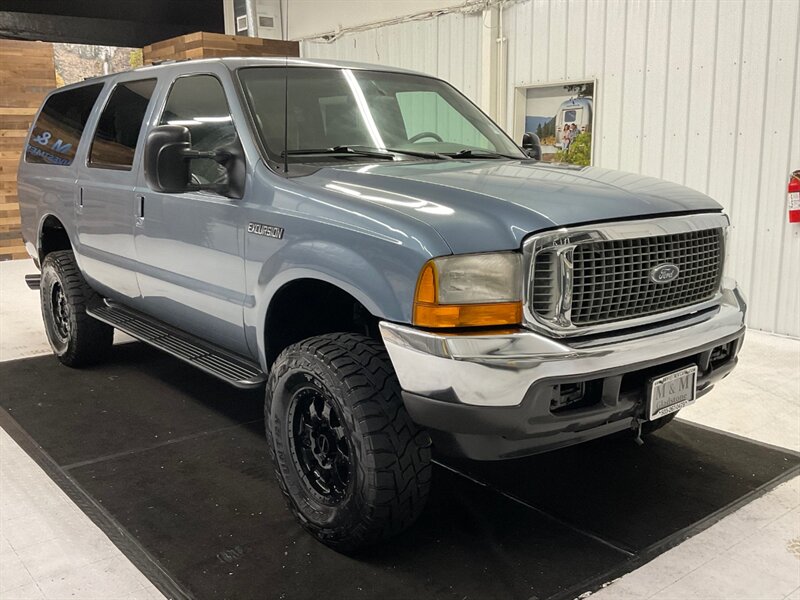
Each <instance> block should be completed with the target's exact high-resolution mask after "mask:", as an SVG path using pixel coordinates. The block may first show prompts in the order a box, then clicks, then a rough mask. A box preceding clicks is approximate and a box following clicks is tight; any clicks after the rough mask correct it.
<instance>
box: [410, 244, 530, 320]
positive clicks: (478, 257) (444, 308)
mask: <svg viewBox="0 0 800 600" xmlns="http://www.w3.org/2000/svg"><path fill="white" fill-rule="evenodd" d="M521 272H522V255H520V254H518V253H516V252H495V253H488V254H463V255H460V256H444V257H442V258H434V259H433V260H429V261H428V262H427V263H425V266H424V267H422V271H421V272H420V274H419V279H418V280H417V290H416V294H415V296H414V325H418V326H420V327H486V326H496V325H517V324H519V323H521V322H522V301H521V298H522V277H521Z"/></svg>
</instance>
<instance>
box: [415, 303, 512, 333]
mask: <svg viewBox="0 0 800 600" xmlns="http://www.w3.org/2000/svg"><path fill="white" fill-rule="evenodd" d="M521 322H522V303H521V302H500V303H496V304H495V303H493V304H427V303H422V302H416V303H414V325H417V326H419V327H432V328H433V327H437V328H438V327H493V326H498V325H519V324H520V323H521Z"/></svg>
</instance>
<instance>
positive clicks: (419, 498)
mask: <svg viewBox="0 0 800 600" xmlns="http://www.w3.org/2000/svg"><path fill="white" fill-rule="evenodd" d="M308 386H311V389H312V391H313V390H319V391H320V393H322V394H324V395H325V396H324V401H325V402H329V401H331V403H332V405H333V407H334V408H335V409H336V410H338V414H339V415H340V416H341V418H340V421H337V424H338V425H339V429H341V425H343V426H344V427H343V429H344V432H346V437H345V438H344V441H347V442H349V448H350V450H349V452H350V461H349V462H350V463H351V465H350V467H349V468H350V469H351V471H350V472H351V473H352V477H351V478H350V481H349V484H348V485H347V488H346V492H344V493H343V497H342V498H341V499H340V500H338V501H337V502H325V501H324V499H323V500H320V498H319V496H318V495H315V492H313V491H309V490H310V489H311V488H310V486H311V484H310V483H309V481H310V477H309V476H307V475H304V474H303V472H302V467H298V465H299V464H300V463H299V462H298V460H299V459H297V455H298V451H297V447H298V446H297V444H298V442H297V437H298V436H296V435H295V434H294V433H292V432H291V428H292V423H290V421H293V418H292V417H291V415H290V413H292V414H295V413H293V410H294V409H291V408H290V407H291V406H292V405H293V404H294V403H296V402H298V401H297V400H296V398H297V396H299V395H300V393H301V392H299V391H298V390H299V389H302V391H303V392H305V391H306V390H307V389H308ZM314 393H316V391H314ZM295 412H296V411H295ZM264 417H265V423H266V434H267V439H268V441H269V446H270V451H271V455H272V459H273V464H274V467H275V474H276V476H277V478H278V481H279V482H280V486H281V489H282V491H283V493H284V495H285V497H286V500H287V502H288V505H289V508H290V509H291V511H292V512H293V513H294V515H295V517H296V518H297V520H298V521H299V522H300V524H301V525H302V526H303V527H304V528H305V529H306V530H308V531H309V532H310V533H311V534H312V535H313V536H314V537H316V538H317V539H318V540H320V541H321V542H322V543H324V544H326V545H328V546H330V547H332V548H334V549H336V550H337V551H339V552H345V553H351V552H354V551H356V550H358V549H361V548H364V547H366V546H369V545H371V544H375V543H377V542H380V541H382V540H385V539H387V538H389V537H392V536H394V535H396V534H398V533H400V532H401V531H403V530H405V529H406V528H408V527H409V526H410V525H411V524H412V523H413V522H414V521H415V520H416V519H417V517H418V516H419V515H420V513H421V512H422V509H423V507H424V505H425V501H426V499H427V496H428V492H429V489H430V479H431V440H430V436H429V435H428V433H427V432H426V431H425V430H423V429H421V428H419V427H418V426H417V425H416V424H415V423H414V422H413V421H412V420H411V418H410V417H409V415H408V413H407V412H406V409H405V406H404V405H403V400H402V398H401V396H400V385H399V383H398V381H397V377H396V375H395V373H394V370H393V369H392V365H391V362H390V360H389V356H388V355H387V353H386V349H385V348H384V346H383V344H381V343H380V342H378V341H376V340H373V339H371V338H368V337H365V336H362V335H356V334H351V333H335V334H328V335H321V336H317V337H312V338H309V339H307V340H304V341H302V342H299V343H297V344H294V345H292V346H289V347H288V348H286V349H285V350H284V351H283V352H282V353H281V354H280V356H278V358H277V360H276V361H275V364H274V365H273V367H272V370H271V371H270V375H269V379H268V381H267V389H266V397H265V402H264ZM293 422H295V421H293Z"/></svg>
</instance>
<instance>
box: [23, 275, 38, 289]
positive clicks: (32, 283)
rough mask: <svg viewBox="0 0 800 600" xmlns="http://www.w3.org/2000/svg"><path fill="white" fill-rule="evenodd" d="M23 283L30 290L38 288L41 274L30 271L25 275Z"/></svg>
mask: <svg viewBox="0 0 800 600" xmlns="http://www.w3.org/2000/svg"><path fill="white" fill-rule="evenodd" d="M25 284H26V285H27V286H28V287H29V288H31V289H32V290H38V289H39V287H40V286H41V285H42V274H41V273H31V274H29V275H25Z"/></svg>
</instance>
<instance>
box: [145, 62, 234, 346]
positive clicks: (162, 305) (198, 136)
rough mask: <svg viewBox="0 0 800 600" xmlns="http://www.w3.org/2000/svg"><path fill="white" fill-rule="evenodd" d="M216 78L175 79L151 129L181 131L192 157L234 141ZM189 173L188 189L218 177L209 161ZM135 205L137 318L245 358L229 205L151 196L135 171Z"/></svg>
mask: <svg viewBox="0 0 800 600" xmlns="http://www.w3.org/2000/svg"><path fill="white" fill-rule="evenodd" d="M224 77H225V74H224V73H222V74H219V75H217V74H212V73H207V72H206V73H197V74H189V75H183V76H180V77H178V78H176V79H175V81H174V82H173V83H172V85H171V86H170V89H169V91H168V92H167V96H166V99H165V102H164V108H163V110H162V111H161V113H160V115H159V116H157V118H155V119H154V124H155V125H167V124H170V125H183V126H185V127H188V128H189V131H190V132H191V136H192V148H193V149H194V150H214V149H216V148H219V147H221V146H224V145H226V144H229V143H231V142H233V141H234V140H236V138H237V135H236V127H235V125H234V123H233V118H232V116H231V111H230V108H229V104H228V100H227V96H226V92H225V89H224V87H223V84H222V80H223V78H224ZM191 171H192V179H193V180H194V181H195V182H196V183H212V182H214V181H217V180H218V179H219V178H221V177H224V169H223V167H221V166H220V165H219V164H218V163H216V162H215V161H212V160H193V161H192V162H191ZM136 201H137V216H136V227H135V234H134V238H135V246H136V252H137V257H138V261H139V263H140V267H139V272H138V275H137V276H138V281H139V288H140V290H141V293H142V305H143V308H144V311H145V312H147V313H148V314H150V315H152V316H154V317H156V318H158V319H160V320H162V321H164V322H166V323H169V324H170V325H173V326H175V327H178V328H180V329H182V330H184V331H188V332H189V333H192V334H194V335H196V336H198V337H201V338H203V339H206V340H208V341H210V342H213V343H215V344H217V345H219V346H222V347H224V348H227V349H228V350H231V351H233V352H237V353H239V354H249V351H248V347H247V343H246V341H245V335H244V327H243V305H244V300H245V276H244V259H243V244H244V241H243V237H242V228H241V217H240V212H241V209H240V207H239V205H238V204H237V201H236V200H232V199H230V198H227V197H225V196H221V195H219V194H217V193H215V192H211V191H199V192H186V193H177V194H172V193H162V192H154V191H152V190H151V189H149V188H148V187H147V184H146V183H145V181H144V174H143V172H142V174H140V178H139V185H138V187H137V189H136Z"/></svg>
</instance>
